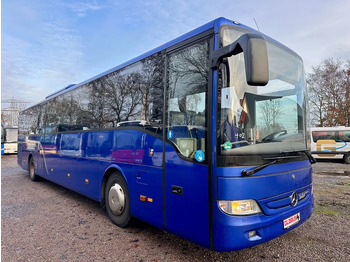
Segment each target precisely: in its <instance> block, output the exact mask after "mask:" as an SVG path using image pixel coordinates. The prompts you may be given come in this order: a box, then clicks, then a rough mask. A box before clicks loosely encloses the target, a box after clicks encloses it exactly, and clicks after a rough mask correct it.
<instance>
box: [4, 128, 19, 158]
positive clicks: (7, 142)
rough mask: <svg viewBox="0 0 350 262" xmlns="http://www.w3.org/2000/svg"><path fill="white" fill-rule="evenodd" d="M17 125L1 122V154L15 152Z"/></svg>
mask: <svg viewBox="0 0 350 262" xmlns="http://www.w3.org/2000/svg"><path fill="white" fill-rule="evenodd" d="M17 140H18V127H4V126H3V125H2V124H1V154H2V155H3V154H17Z"/></svg>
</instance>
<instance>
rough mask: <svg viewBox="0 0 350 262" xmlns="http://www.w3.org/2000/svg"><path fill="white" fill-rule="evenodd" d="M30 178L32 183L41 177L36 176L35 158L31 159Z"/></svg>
mask: <svg viewBox="0 0 350 262" xmlns="http://www.w3.org/2000/svg"><path fill="white" fill-rule="evenodd" d="M28 165H29V177H30V180H32V181H38V180H39V177H38V176H37V175H36V174H35V166H34V160H33V157H31V158H30V159H29V164H28Z"/></svg>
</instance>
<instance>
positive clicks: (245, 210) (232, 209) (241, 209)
mask: <svg viewBox="0 0 350 262" xmlns="http://www.w3.org/2000/svg"><path fill="white" fill-rule="evenodd" d="M219 207H220V209H221V210H222V211H224V212H225V213H226V214H229V215H236V216H245V215H253V214H258V213H261V209H260V207H259V205H258V203H256V201H255V200H253V199H248V200H238V201H227V200H220V201H219Z"/></svg>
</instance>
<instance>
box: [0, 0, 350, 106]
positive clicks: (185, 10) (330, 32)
mask: <svg viewBox="0 0 350 262" xmlns="http://www.w3.org/2000/svg"><path fill="white" fill-rule="evenodd" d="M349 10H350V0H334V1H332V0H327V1H320V0H310V1H308V0H285V1H281V0H270V1H269V0H265V1H262V0H260V1H259V0H255V1H253V0H251V1H249V0H211V1H200V0H191V1H189V0H186V1H177V0H164V1H162V0H158V1H152V0H149V1H142V0H124V1H122V0H121V1H115V0H104V1H97V0H96V1H83V0H63V1H58V0H45V1H44V0H31V1H28V0H11V1H10V0H6V1H1V98H2V100H6V99H10V98H12V97H13V98H15V99H19V100H24V101H28V102H30V103H31V104H33V103H37V102H39V101H41V100H43V99H44V98H45V96H47V95H48V94H51V93H53V92H55V91H57V90H59V89H61V88H63V87H65V86H67V85H69V84H72V83H75V84H76V83H80V82H82V81H84V80H86V79H89V78H91V77H93V76H95V75H97V74H100V73H102V72H104V71H106V70H108V69H110V68H112V67H115V66H117V65H119V64H121V63H123V62H126V61H127V60H130V59H132V58H134V57H136V56H138V55H141V54H143V53H145V52H147V51H149V50H151V49H153V48H155V47H157V46H159V45H161V44H164V43H166V42H168V41H170V40H172V39H173V38H175V37H178V36H180V35H182V34H184V33H186V32H188V31H190V30H192V29H194V28H196V27H198V26H201V25H203V24H205V23H207V22H209V21H211V20H213V19H215V18H217V17H221V16H223V17H226V18H228V19H232V20H235V21H238V22H241V23H243V24H245V25H248V26H250V27H253V28H256V25H255V22H254V19H255V20H256V21H257V24H258V27H259V29H260V31H261V32H263V33H265V34H267V35H269V36H271V37H272V38H275V39H276V40H278V41H280V42H281V43H283V44H285V45H286V46H288V47H289V48H291V49H292V50H294V51H296V52H297V53H298V54H299V55H300V56H301V57H302V58H303V60H304V63H305V69H306V72H307V73H311V72H312V66H316V65H318V64H320V63H321V62H322V60H323V59H325V58H329V57H333V58H335V59H341V60H343V61H344V62H345V61H347V60H350V14H349Z"/></svg>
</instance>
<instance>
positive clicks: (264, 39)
mask: <svg viewBox="0 0 350 262" xmlns="http://www.w3.org/2000/svg"><path fill="white" fill-rule="evenodd" d="M305 90H306V86H305V78H304V71H303V63H302V60H301V58H300V57H299V56H298V55H297V54H295V53H294V52H293V51H291V50H290V49H288V48H287V47H285V46H283V45H281V44H280V43H278V42H276V41H275V40H273V39H271V38H270V37H268V36H266V35H264V34H262V33H260V32H257V31H255V30H254V29H251V28H249V27H247V26H244V25H242V24H240V23H238V22H234V21H230V20H227V19H225V18H218V19H216V20H214V21H212V22H209V23H208V24H205V25H203V26H201V27H199V28H197V29H195V30H193V31H191V32H189V33H187V34H185V35H183V36H181V37H179V38H176V39H175V40H173V41H170V42H169V43H167V44H164V45H162V46H160V47H159V48H156V49H154V50H152V51H150V52H148V53H146V54H144V55H141V56H139V57H137V58H135V59H133V60H131V61H129V62H126V63H124V64H122V65H120V66H117V67H115V68H113V69H111V70H109V71H107V72H104V73H102V74H100V75H98V76H96V77H94V78H92V79H89V80H87V81H85V82H82V83H80V84H76V85H69V86H67V87H66V88H64V89H62V90H59V91H58V92H56V93H54V94H52V95H49V96H48V97H46V99H45V100H44V101H42V102H40V103H39V104H36V105H34V106H32V107H30V108H28V109H26V110H24V111H22V112H21V114H20V125H19V133H20V138H19V150H18V163H19V165H20V166H21V167H22V168H24V169H26V170H29V175H30V178H31V180H33V181H35V180H37V179H38V178H40V177H41V178H45V179H47V180H50V181H53V182H55V183H57V184H60V185H62V186H64V187H67V188H69V189H71V190H74V191H76V192H78V193H80V194H83V195H85V196H87V197H89V198H91V199H94V200H96V201H99V202H101V204H102V205H103V206H104V207H105V208H106V209H107V213H108V215H109V217H110V219H111V220H112V222H113V223H114V224H116V225H118V226H120V227H124V226H126V225H128V223H129V221H130V218H131V217H135V218H137V219H140V220H142V221H145V222H147V223H149V224H152V225H154V226H156V227H158V228H160V229H162V230H165V231H167V232H170V233H173V234H175V235H178V236H180V237H182V238H184V239H187V240H190V241H192V242H194V243H197V244H199V245H201V246H204V247H207V248H210V249H213V250H216V251H230V250H237V249H242V248H247V247H250V246H253V245H257V244H260V243H263V242H266V241H268V240H270V239H273V238H275V237H277V236H280V235H282V234H284V233H286V232H288V231H290V230H292V229H293V228H295V227H297V226H299V225H300V224H301V223H303V222H304V221H305V220H307V219H308V218H309V217H310V216H311V213H312V210H313V193H312V168H311V163H312V162H313V159H312V157H311V155H310V153H309V149H308V139H307V135H306V113H307V111H306V110H307V109H306V99H307V98H306V96H305Z"/></svg>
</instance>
